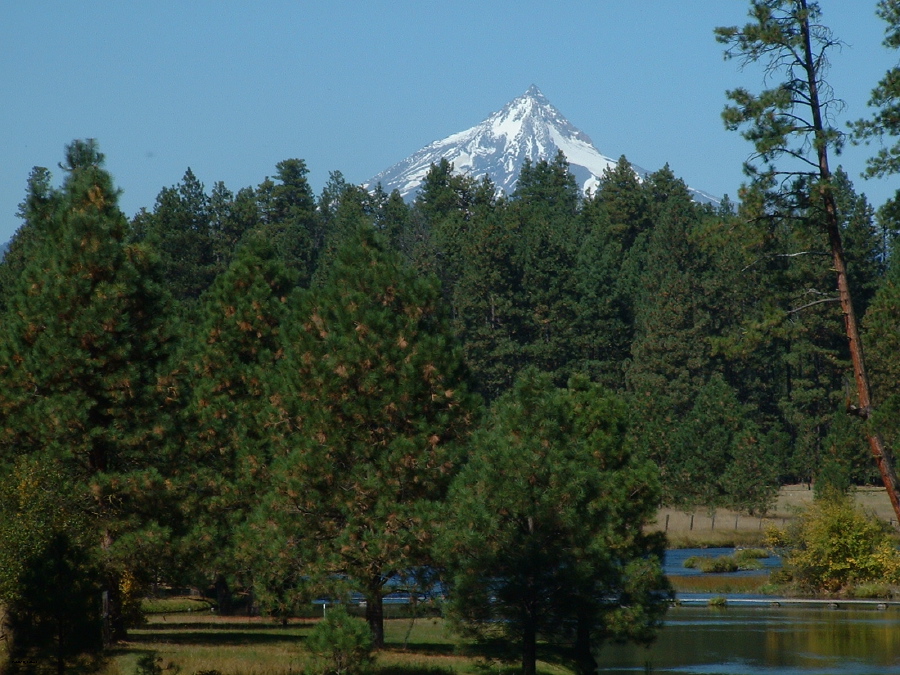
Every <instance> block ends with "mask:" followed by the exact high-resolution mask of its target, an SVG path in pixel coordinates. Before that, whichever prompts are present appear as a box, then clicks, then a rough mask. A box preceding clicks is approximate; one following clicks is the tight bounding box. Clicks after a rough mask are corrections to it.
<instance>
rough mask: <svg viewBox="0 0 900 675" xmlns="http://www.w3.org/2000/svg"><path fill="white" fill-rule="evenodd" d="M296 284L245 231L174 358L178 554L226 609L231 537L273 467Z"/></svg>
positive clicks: (268, 245)
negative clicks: (278, 394) (272, 400)
mask: <svg viewBox="0 0 900 675" xmlns="http://www.w3.org/2000/svg"><path fill="white" fill-rule="evenodd" d="M295 285H296V284H295V277H294V275H293V274H291V273H290V272H289V271H288V270H287V268H286V266H285V265H284V264H283V263H282V262H281V261H280V259H279V258H278V256H277V254H276V251H275V248H274V246H273V244H272V242H270V241H268V240H267V239H266V238H265V237H264V236H263V235H262V233H259V232H253V233H250V234H249V235H248V236H247V237H246V238H245V239H244V243H243V244H242V245H241V246H240V247H239V249H238V251H237V254H236V257H235V259H234V261H233V262H232V263H231V265H230V266H229V267H228V269H227V270H226V271H225V272H223V273H222V274H220V275H219V276H218V277H217V278H216V280H215V282H213V285H212V286H211V287H210V289H209V290H208V291H207V292H206V293H204V295H203V296H202V297H201V299H200V304H199V307H198V314H199V316H200V318H199V320H198V325H197V327H196V328H195V329H194V330H193V331H192V332H191V334H190V335H189V336H188V337H187V339H186V340H185V344H184V347H183V349H182V354H181V355H180V357H179V361H180V364H179V365H180V368H181V369H182V371H183V373H184V374H183V380H184V389H185V398H186V402H185V406H184V416H183V419H182V424H181V428H182V429H183V432H182V434H181V435H178V436H176V437H175V438H173V439H172V440H173V441H175V442H177V443H179V444H180V445H181V446H182V447H181V448H180V450H179V452H178V457H179V480H178V484H179V489H180V491H181V492H182V494H183V498H182V500H181V506H182V509H183V512H184V518H185V524H186V528H185V529H186V531H185V532H184V533H183V538H182V541H183V542H184V544H185V545H184V547H183V548H184V555H185V557H186V558H189V559H190V560H191V567H192V568H193V570H194V571H195V572H197V573H199V574H200V575H201V578H202V579H203V580H204V581H206V582H210V581H214V582H215V584H216V588H217V591H218V592H219V596H220V597H219V605H220V609H221V611H223V612H227V611H228V597H227V589H228V586H227V582H228V579H229V578H230V577H233V575H234V574H235V572H236V569H235V562H234V533H235V531H236V530H237V528H239V527H240V526H241V524H242V523H243V521H244V519H245V517H246V514H247V513H248V512H249V511H250V510H251V508H252V507H253V505H254V504H255V503H256V502H257V501H258V495H257V493H258V492H259V491H260V490H263V489H264V486H265V484H266V469H267V467H268V465H269V463H270V461H271V459H272V455H273V450H272V440H271V431H270V429H269V428H268V427H267V425H266V421H267V418H266V412H267V410H268V408H267V406H268V399H269V397H270V396H271V395H272V394H273V392H272V390H271V386H270V384H271V382H270V381H271V377H272V374H273V373H274V371H275V368H276V365H277V362H278V360H279V359H280V357H281V355H282V345H281V333H282V330H283V323H284V319H285V316H286V312H287V306H288V297H289V296H290V294H291V293H292V292H293V290H294V288H295Z"/></svg>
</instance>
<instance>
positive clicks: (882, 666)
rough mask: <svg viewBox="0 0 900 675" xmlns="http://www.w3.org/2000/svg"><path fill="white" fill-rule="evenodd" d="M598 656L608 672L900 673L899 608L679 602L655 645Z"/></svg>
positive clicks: (620, 648) (606, 674) (602, 670)
mask: <svg viewBox="0 0 900 675" xmlns="http://www.w3.org/2000/svg"><path fill="white" fill-rule="evenodd" d="M598 656H599V659H598V660H599V661H600V671H599V672H600V673H603V674H604V675H624V674H626V673H627V674H630V675H634V674H635V673H638V674H640V673H657V674H659V673H680V674H692V673H696V674H697V675H888V674H890V675H897V674H898V673H900V611H898V610H896V609H888V610H875V609H872V610H850V609H795V608H787V607H781V608H769V607H764V608H747V607H729V608H726V609H713V608H707V607H673V608H672V609H671V610H670V611H669V613H668V614H667V616H666V626H665V628H663V630H662V631H661V633H660V635H659V638H658V640H657V642H656V643H655V644H654V645H652V646H651V647H650V648H649V649H647V648H641V647H634V646H616V645H608V646H605V647H604V648H603V649H602V651H601V652H600V654H599V655H598Z"/></svg>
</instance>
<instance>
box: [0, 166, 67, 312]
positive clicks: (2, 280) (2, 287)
mask: <svg viewBox="0 0 900 675" xmlns="http://www.w3.org/2000/svg"><path fill="white" fill-rule="evenodd" d="M51 181H52V175H51V174H50V171H49V170H47V169H45V168H44V167H42V166H36V167H34V169H32V170H31V174H30V175H29V176H28V186H27V188H26V192H25V199H24V200H23V201H22V203H21V204H19V211H18V213H17V215H18V216H19V218H21V219H22V224H21V225H20V226H19V229H18V230H16V233H15V234H14V235H13V238H12V240H11V241H10V242H9V247H8V248H7V250H6V252H5V253H4V254H3V259H2V261H0V311H2V310H3V309H4V308H5V307H6V304H7V302H8V300H9V298H10V296H11V295H12V294H13V290H14V288H15V285H16V283H17V280H18V278H19V276H20V275H21V274H22V270H24V269H25V265H26V264H27V262H28V260H29V259H30V257H31V249H32V247H34V246H37V245H39V243H40V242H41V240H42V239H43V238H44V237H46V236H47V229H48V228H49V227H50V223H51V221H52V219H53V213H54V211H55V210H56V202H57V200H58V197H59V194H58V193H57V191H56V190H54V189H53V186H52V185H51Z"/></svg>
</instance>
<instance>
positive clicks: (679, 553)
mask: <svg viewBox="0 0 900 675" xmlns="http://www.w3.org/2000/svg"><path fill="white" fill-rule="evenodd" d="M734 552H735V549H733V548H676V549H671V550H668V551H666V555H665V557H664V558H663V572H665V573H666V574H667V575H669V576H672V575H678V576H696V575H700V574H703V572H701V571H700V570H699V569H697V568H693V569H692V568H688V567H685V566H684V561H685V560H687V559H688V558H691V557H694V556H706V557H709V558H718V557H721V556H725V555H732V554H734ZM759 562H760V564H761V565H762V568H761V569H758V570H741V571H739V572H728V573H726V574H716V575H715V576H716V577H726V578H727V577H730V576H752V575H758V574H768V573H769V572H771V571H772V570H773V569H777V568H779V567H781V558H779V557H778V556H776V555H772V556H769V557H768V558H761V559H760V560H759Z"/></svg>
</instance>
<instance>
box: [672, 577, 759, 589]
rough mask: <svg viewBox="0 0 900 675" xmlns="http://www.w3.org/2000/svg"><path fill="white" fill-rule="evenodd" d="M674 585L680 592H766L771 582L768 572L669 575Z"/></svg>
mask: <svg viewBox="0 0 900 675" xmlns="http://www.w3.org/2000/svg"><path fill="white" fill-rule="evenodd" d="M669 581H670V582H671V584H672V587H673V588H674V589H675V591H676V592H678V593H721V594H728V593H764V592H765V589H766V586H767V584H768V583H769V575H768V574H749V575H739V576H728V577H724V576H713V575H706V574H696V575H684V576H681V575H675V574H672V575H669Z"/></svg>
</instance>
